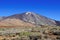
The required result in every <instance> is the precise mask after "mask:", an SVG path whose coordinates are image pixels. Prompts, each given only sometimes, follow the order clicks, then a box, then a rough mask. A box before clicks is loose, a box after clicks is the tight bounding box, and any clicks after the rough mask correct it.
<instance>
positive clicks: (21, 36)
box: [0, 26, 60, 40]
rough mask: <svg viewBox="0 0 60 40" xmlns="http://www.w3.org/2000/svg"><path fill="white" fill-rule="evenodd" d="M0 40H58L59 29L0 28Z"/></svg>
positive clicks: (43, 27) (46, 27)
mask: <svg viewBox="0 0 60 40" xmlns="http://www.w3.org/2000/svg"><path fill="white" fill-rule="evenodd" d="M0 40H60V27H59V26H39V27H30V28H29V27H24V28H23V27H21V28H17V27H16V28H0Z"/></svg>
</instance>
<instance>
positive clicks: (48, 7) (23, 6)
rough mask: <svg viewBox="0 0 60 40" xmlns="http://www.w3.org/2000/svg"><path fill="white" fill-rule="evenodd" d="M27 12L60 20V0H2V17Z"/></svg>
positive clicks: (0, 9) (0, 7)
mask: <svg viewBox="0 0 60 40" xmlns="http://www.w3.org/2000/svg"><path fill="white" fill-rule="evenodd" d="M27 11H31V12H36V13H37V14H41V15H44V16H46V17H49V18H52V19H56V20H60V0H0V16H9V15H13V14H18V13H22V12H27Z"/></svg>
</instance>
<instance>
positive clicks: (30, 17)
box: [7, 12, 56, 25]
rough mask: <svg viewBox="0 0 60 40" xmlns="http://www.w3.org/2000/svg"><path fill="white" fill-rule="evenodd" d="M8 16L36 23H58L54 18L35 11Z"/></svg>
mask: <svg viewBox="0 0 60 40" xmlns="http://www.w3.org/2000/svg"><path fill="white" fill-rule="evenodd" d="M7 18H16V19H20V20H23V21H25V22H29V23H32V24H36V25H56V22H55V21H54V20H52V19H49V18H47V17H45V16H42V15H38V14H35V13H33V12H25V13H22V14H16V15H12V16H9V17H7Z"/></svg>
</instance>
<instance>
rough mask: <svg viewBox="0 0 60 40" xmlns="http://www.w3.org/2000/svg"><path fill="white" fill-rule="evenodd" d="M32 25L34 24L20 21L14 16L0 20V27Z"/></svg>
mask: <svg viewBox="0 0 60 40" xmlns="http://www.w3.org/2000/svg"><path fill="white" fill-rule="evenodd" d="M4 26H5V27H32V26H33V27H34V25H32V24H30V23H26V22H23V21H21V20H20V19H15V18H11V19H10V18H7V19H5V20H3V21H1V22H0V27H4Z"/></svg>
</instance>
